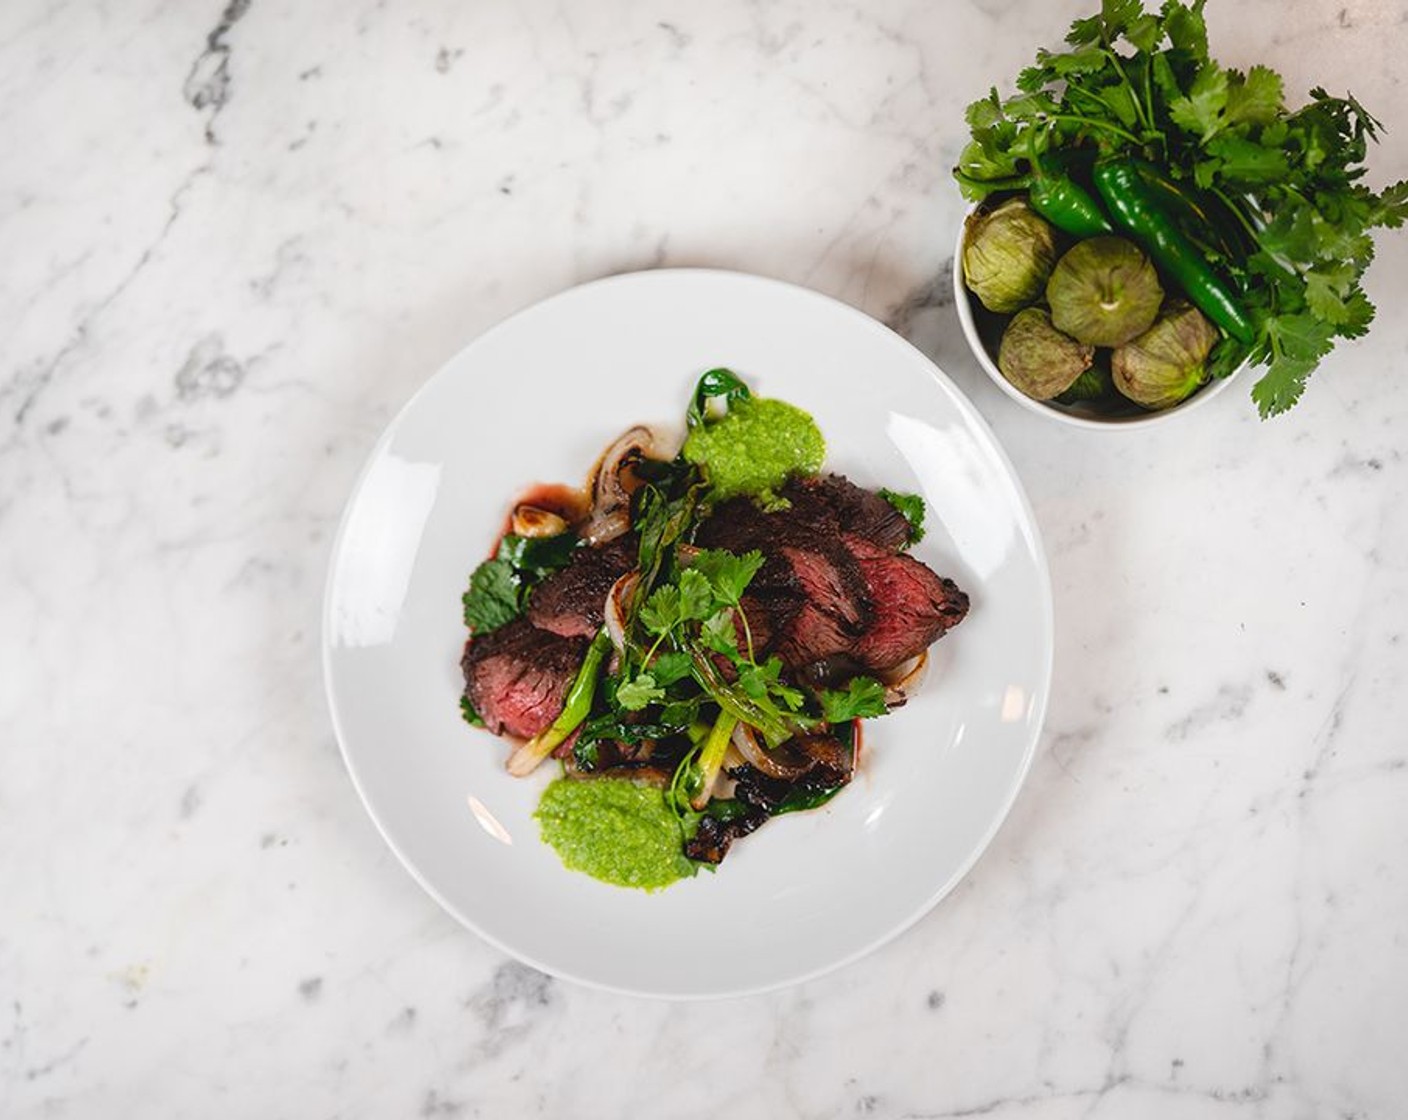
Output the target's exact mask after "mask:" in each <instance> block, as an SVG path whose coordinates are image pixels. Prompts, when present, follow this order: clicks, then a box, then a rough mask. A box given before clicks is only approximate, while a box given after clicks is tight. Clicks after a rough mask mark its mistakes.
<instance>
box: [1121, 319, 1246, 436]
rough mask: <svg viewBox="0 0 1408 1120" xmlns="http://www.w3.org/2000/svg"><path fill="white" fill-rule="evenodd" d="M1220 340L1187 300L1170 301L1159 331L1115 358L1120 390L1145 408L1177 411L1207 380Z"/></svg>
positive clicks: (1130, 344)
mask: <svg viewBox="0 0 1408 1120" xmlns="http://www.w3.org/2000/svg"><path fill="white" fill-rule="evenodd" d="M1220 337H1221V335H1220V334H1219V333H1218V330H1217V328H1216V327H1214V326H1213V325H1212V323H1210V322H1209V321H1208V320H1207V318H1205V317H1204V315H1203V313H1202V312H1201V311H1199V310H1198V309H1197V308H1196V307H1194V306H1193V305H1192V304H1190V303H1189V302H1188V301H1187V300H1181V299H1180V300H1170V301H1169V303H1168V305H1167V306H1166V307H1165V308H1164V310H1163V313H1162V314H1161V315H1160V316H1159V317H1158V319H1157V320H1155V322H1154V325H1153V326H1151V327H1150V328H1149V329H1148V330H1147V331H1145V332H1144V333H1143V334H1141V335H1139V336H1138V337H1137V338H1134V339H1131V340H1130V341H1129V342H1127V343H1125V344H1124V345H1123V346H1121V347H1120V348H1119V349H1117V350H1116V351H1115V352H1114V354H1113V355H1111V357H1110V372H1111V374H1112V375H1113V377H1114V381H1115V388H1116V389H1118V390H1119V391H1120V393H1121V394H1123V395H1124V396H1126V397H1128V398H1129V399H1130V400H1132V401H1134V402H1136V403H1137V404H1141V405H1143V406H1144V407H1145V408H1151V409H1159V408H1171V407H1172V406H1173V405H1176V404H1178V403H1179V402H1180V401H1183V400H1186V399H1187V398H1188V397H1189V396H1191V395H1192V394H1193V392H1194V391H1195V390H1196V389H1197V388H1198V386H1200V385H1201V384H1202V383H1203V382H1204V381H1206V380H1207V370H1206V363H1207V357H1208V353H1209V352H1210V351H1211V350H1212V348H1213V346H1214V345H1215V344H1216V342H1217V340H1218V339H1219V338H1220Z"/></svg>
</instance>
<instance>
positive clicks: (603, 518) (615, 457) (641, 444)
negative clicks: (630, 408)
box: [582, 425, 655, 545]
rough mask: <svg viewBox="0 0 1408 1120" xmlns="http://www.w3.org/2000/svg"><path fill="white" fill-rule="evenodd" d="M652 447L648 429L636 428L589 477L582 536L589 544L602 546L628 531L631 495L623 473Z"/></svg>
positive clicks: (615, 444)
mask: <svg viewBox="0 0 1408 1120" xmlns="http://www.w3.org/2000/svg"><path fill="white" fill-rule="evenodd" d="M654 447H655V437H654V435H653V434H652V433H651V431H650V429H649V428H645V427H642V426H640V425H636V426H635V427H634V428H631V429H629V430H627V431H626V432H624V433H623V434H622V435H621V436H619V437H618V438H617V440H616V442H615V443H613V444H612V445H611V446H610V447H608V448H607V449H606V452H605V454H603V455H602V457H601V462H600V463H598V464H597V468H596V473H595V475H594V476H593V477H592V482H591V487H590V489H591V492H592V508H591V513H590V515H589V516H588V518H587V523H586V525H584V526H583V528H582V537H583V538H584V539H585V540H586V542H587V543H588V544H591V545H598V544H604V543H605V542H606V541H612V540H615V539H616V538H617V537H619V536H621V535H622V534H624V533H627V532H629V531H630V528H631V493H630V490H629V489H627V487H626V479H625V472H626V470H627V468H628V467H630V466H631V465H632V464H633V463H637V462H639V461H640V460H641V459H643V458H645V457H647V456H648V455H649V454H650V452H651V451H652V450H653V449H654Z"/></svg>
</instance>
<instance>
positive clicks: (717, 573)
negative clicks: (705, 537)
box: [686, 548, 764, 607]
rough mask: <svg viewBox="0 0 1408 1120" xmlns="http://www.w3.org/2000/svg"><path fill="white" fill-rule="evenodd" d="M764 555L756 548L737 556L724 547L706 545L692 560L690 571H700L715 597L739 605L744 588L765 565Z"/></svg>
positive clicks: (732, 604) (727, 604)
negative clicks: (708, 546) (707, 546)
mask: <svg viewBox="0 0 1408 1120" xmlns="http://www.w3.org/2000/svg"><path fill="white" fill-rule="evenodd" d="M763 559H764V558H763V554H762V553H761V552H759V551H758V550H757V549H752V550H751V551H748V552H745V553H743V554H742V555H738V556H735V555H734V554H733V553H732V552H726V551H725V550H724V549H721V548H706V549H704V550H703V551H702V552H700V553H698V554H697V555H696V556H695V557H694V559H693V560H691V561H690V565H689V568H688V569H686V570H687V571H689V572H697V573H698V574H699V575H701V576H702V577H704V579H706V580H707V581H708V584H709V587H710V588H711V589H712V591H713V595H714V598H715V599H717V600H718V601H719V602H720V603H723V604H724V605H725V606H730V607H736V606H738V601H739V599H741V598H742V596H743V592H744V590H745V589H746V588H747V587H748V584H749V583H751V582H752V580H753V577H754V576H755V575H757V574H758V569H759V568H761V567H762V566H763Z"/></svg>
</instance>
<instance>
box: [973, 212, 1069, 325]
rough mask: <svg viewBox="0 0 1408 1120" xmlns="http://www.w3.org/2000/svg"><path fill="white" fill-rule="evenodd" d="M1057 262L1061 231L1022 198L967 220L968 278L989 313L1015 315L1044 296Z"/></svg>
mask: <svg viewBox="0 0 1408 1120" xmlns="http://www.w3.org/2000/svg"><path fill="white" fill-rule="evenodd" d="M1055 264H1056V231H1055V230H1054V229H1053V228H1052V227H1051V226H1050V225H1049V224H1048V223H1047V222H1046V221H1045V220H1044V219H1043V218H1041V217H1040V216H1038V215H1037V213H1036V211H1034V210H1033V209H1032V208H1031V207H1030V206H1028V205H1027V204H1026V202H1025V201H1024V200H1023V199H1020V198H1012V199H1009V200H1008V201H1006V202H1004V203H1003V204H1002V205H1001V206H998V207H996V208H994V209H992V210H987V211H982V210H978V211H975V212H974V213H972V214H970V215H969V216H968V218H967V220H966V221H965V222H964V235H963V280H964V283H966V284H967V285H968V287H969V288H970V289H971V290H972V292H973V294H974V295H976V296H977V297H978V299H979V300H980V301H981V302H982V304H983V306H984V307H986V308H987V309H988V310H989V311H995V312H998V313H999V314H1004V315H1005V314H1010V313H1011V312H1013V311H1016V310H1018V309H1019V308H1022V307H1025V306H1026V305H1027V304H1029V303H1032V302H1034V301H1036V300H1037V299H1040V298H1041V292H1042V289H1043V288H1044V287H1045V286H1046V281H1047V278H1048V277H1050V275H1051V269H1052V267H1053V266H1054V265H1055Z"/></svg>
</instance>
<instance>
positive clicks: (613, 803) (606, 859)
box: [533, 778, 694, 891]
mask: <svg viewBox="0 0 1408 1120" xmlns="http://www.w3.org/2000/svg"><path fill="white" fill-rule="evenodd" d="M533 815H534V816H535V817H537V818H538V825H539V828H540V829H541V830H542V834H543V839H544V840H545V841H547V843H548V844H550V845H552V847H553V848H554V849H555V850H556V851H557V854H558V855H559V856H560V857H561V858H562V862H563V863H564V864H566V865H567V866H568V867H570V868H571V869H572V870H573V871H583V872H585V873H586V874H588V875H590V876H591V877H592V878H594V879H600V880H601V881H602V882H604V883H613V884H615V885H616V886H618V887H638V888H640V889H642V890H647V891H653V890H658V889H660V888H661V887H667V886H669V885H670V884H671V883H673V882H675V881H676V880H677V879H684V878H688V877H689V876H691V875H693V874H694V865H693V864H692V863H690V861H689V860H688V859H686V858H685V856H684V853H683V852H682V851H681V850H680V825H679V821H678V820H677V819H676V818H675V815H674V814H673V813H671V812H670V810H669V807H668V806H667V805H666V804H665V795H664V793H662V792H661V791H660V790H658V789H655V788H653V787H650V786H639V785H636V784H635V783H634V782H628V781H624V780H623V779H620V778H592V779H590V780H586V781H583V780H581V779H577V780H573V779H571V778H558V779H557V780H556V781H555V782H553V783H552V784H551V785H549V786H548V787H547V789H545V790H543V796H542V799H541V800H540V801H539V802H538V810H537V812H536V813H534V814H533Z"/></svg>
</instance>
